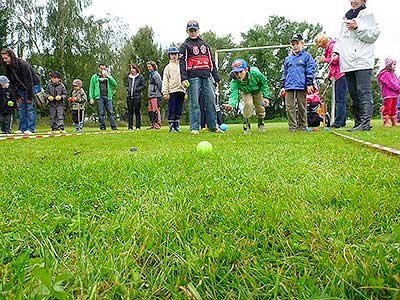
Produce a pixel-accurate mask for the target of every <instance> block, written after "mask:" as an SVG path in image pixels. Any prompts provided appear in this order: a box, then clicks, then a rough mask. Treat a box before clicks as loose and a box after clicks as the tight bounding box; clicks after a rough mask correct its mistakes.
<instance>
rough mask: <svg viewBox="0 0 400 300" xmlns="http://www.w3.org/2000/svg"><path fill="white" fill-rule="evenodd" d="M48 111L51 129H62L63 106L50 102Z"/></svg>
mask: <svg viewBox="0 0 400 300" xmlns="http://www.w3.org/2000/svg"><path fill="white" fill-rule="evenodd" d="M49 113H50V125H51V130H64V106H62V105H52V104H50V107H49Z"/></svg>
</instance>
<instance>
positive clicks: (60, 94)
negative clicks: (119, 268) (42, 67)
mask: <svg viewBox="0 0 400 300" xmlns="http://www.w3.org/2000/svg"><path fill="white" fill-rule="evenodd" d="M49 76H50V80H51V81H50V83H49V85H48V86H47V91H46V94H47V100H49V110H50V123H51V131H52V132H53V133H54V132H55V131H57V130H58V131H59V132H60V133H63V132H64V100H66V98H67V89H66V88H65V86H64V84H63V83H62V82H61V74H60V72H57V71H55V72H52V73H51V74H50V75H49Z"/></svg>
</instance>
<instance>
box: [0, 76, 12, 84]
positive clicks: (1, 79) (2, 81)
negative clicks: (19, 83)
mask: <svg viewBox="0 0 400 300" xmlns="http://www.w3.org/2000/svg"><path fill="white" fill-rule="evenodd" d="M9 82H10V80H8V78H7V77H6V76H4V75H1V76H0V84H5V83H9Z"/></svg>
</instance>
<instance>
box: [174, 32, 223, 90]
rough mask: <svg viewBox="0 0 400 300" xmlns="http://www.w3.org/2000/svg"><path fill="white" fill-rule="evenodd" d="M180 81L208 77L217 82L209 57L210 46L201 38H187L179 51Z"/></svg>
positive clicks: (213, 66)
mask: <svg viewBox="0 0 400 300" xmlns="http://www.w3.org/2000/svg"><path fill="white" fill-rule="evenodd" d="M179 64H180V71H181V80H182V81H185V80H187V79H188V78H194V77H210V74H211V75H212V77H213V78H214V80H215V82H217V83H218V82H219V81H220V79H219V75H218V71H217V68H216V67H215V62H214V60H213V58H212V55H211V50H210V46H208V44H207V43H205V42H204V41H203V40H202V39H201V38H199V37H198V38H196V39H190V38H187V39H186V40H185V42H184V43H183V44H182V46H181V48H180V49H179Z"/></svg>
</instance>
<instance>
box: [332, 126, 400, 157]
mask: <svg viewBox="0 0 400 300" xmlns="http://www.w3.org/2000/svg"><path fill="white" fill-rule="evenodd" d="M331 132H332V133H333V134H335V135H338V136H341V137H343V138H345V139H349V140H352V141H355V142H357V143H360V144H363V145H367V146H370V147H373V148H376V149H379V150H382V151H386V152H389V153H391V154H396V155H400V150H397V149H393V148H389V147H386V146H382V145H379V144H374V143H371V142H366V141H363V140H359V139H356V138H353V137H351V136H348V135H344V134H341V133H338V132H335V131H331Z"/></svg>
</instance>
